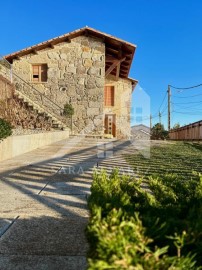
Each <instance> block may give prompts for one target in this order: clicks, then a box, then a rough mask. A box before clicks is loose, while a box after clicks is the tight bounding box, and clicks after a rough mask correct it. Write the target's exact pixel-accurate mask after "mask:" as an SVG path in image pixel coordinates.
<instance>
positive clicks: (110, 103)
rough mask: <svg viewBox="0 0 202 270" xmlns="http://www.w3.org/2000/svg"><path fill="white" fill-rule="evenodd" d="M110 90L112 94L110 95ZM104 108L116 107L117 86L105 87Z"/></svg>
mask: <svg viewBox="0 0 202 270" xmlns="http://www.w3.org/2000/svg"><path fill="white" fill-rule="evenodd" d="M108 89H110V90H111V91H112V92H111V93H110V94H109V92H108V91H109V90H108ZM104 106H105V107H114V106H115V86H114V85H105V87H104Z"/></svg>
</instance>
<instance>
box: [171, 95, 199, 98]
mask: <svg viewBox="0 0 202 270" xmlns="http://www.w3.org/2000/svg"><path fill="white" fill-rule="evenodd" d="M172 96H173V97H176V98H190V97H198V96H202V94H198V95H192V96H186V97H179V96H174V95H172Z"/></svg>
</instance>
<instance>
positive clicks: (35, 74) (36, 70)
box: [32, 65, 39, 82]
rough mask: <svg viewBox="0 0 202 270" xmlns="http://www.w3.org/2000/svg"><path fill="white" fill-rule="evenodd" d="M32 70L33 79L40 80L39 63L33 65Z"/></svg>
mask: <svg viewBox="0 0 202 270" xmlns="http://www.w3.org/2000/svg"><path fill="white" fill-rule="evenodd" d="M32 72H33V77H32V79H33V81H34V82H39V66H38V65H33V66H32Z"/></svg>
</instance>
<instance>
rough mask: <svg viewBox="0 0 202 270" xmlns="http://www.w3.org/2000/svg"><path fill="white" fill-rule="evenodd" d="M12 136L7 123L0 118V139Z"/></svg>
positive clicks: (10, 128)
mask: <svg viewBox="0 0 202 270" xmlns="http://www.w3.org/2000/svg"><path fill="white" fill-rule="evenodd" d="M11 134H12V127H11V124H10V123H9V122H7V121H6V120H4V119H1V118H0V139H5V138H6V137H8V136H10V135H11Z"/></svg>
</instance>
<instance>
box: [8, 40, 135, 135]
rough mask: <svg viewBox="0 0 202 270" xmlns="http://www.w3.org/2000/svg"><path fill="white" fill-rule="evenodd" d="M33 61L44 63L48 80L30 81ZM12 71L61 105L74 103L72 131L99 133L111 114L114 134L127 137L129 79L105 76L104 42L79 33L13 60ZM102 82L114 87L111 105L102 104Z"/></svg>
mask: <svg viewBox="0 0 202 270" xmlns="http://www.w3.org/2000/svg"><path fill="white" fill-rule="evenodd" d="M33 64H47V68H48V70H47V82H43V83H39V82H32V65H33ZM13 70H14V72H15V73H16V74H18V76H20V77H21V78H23V79H24V80H25V81H28V82H29V83H31V84H32V85H33V86H34V88H36V89H37V90H38V91H40V92H41V93H42V94H44V95H45V96H47V97H48V98H50V99H51V100H52V101H54V102H55V103H56V104H58V105H59V106H60V107H61V108H63V107H64V104H66V103H71V104H72V105H73V107H74V111H75V113H74V116H73V126H72V127H73V129H72V131H73V134H78V133H83V134H97V135H102V134H103V133H104V118H105V114H114V115H116V123H115V125H116V137H117V138H129V137H130V109H131V108H130V107H131V94H132V82H131V80H129V79H122V78H119V79H118V80H116V79H115V77H114V76H112V75H109V76H108V77H107V78H105V43H104V42H103V41H100V40H98V39H94V38H92V37H87V36H79V37H76V38H73V39H71V42H62V43H59V44H57V45H54V47H50V48H45V49H43V50H39V51H37V52H36V51H35V52H33V53H32V54H27V55H25V56H21V57H20V59H14V61H13ZM105 85H110V86H112V85H113V86H114V87H115V104H114V106H113V107H105V106H104V86H105ZM26 94H28V93H26ZM32 95H33V93H30V96H32ZM34 98H35V100H36V98H37V97H36V96H34ZM38 98H40V97H38Z"/></svg>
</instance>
